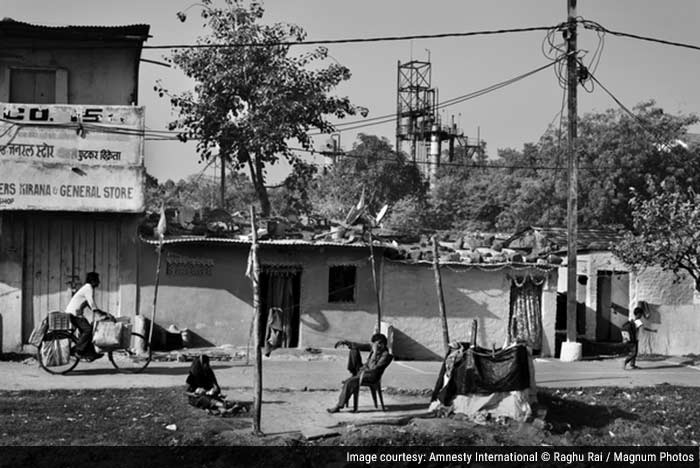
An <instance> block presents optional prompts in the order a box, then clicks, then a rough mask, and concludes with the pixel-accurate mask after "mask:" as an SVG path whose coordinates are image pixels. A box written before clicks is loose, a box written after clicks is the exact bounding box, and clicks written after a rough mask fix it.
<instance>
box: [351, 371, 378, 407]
mask: <svg viewBox="0 0 700 468" xmlns="http://www.w3.org/2000/svg"><path fill="white" fill-rule="evenodd" d="M360 382H361V383H360V385H359V386H358V387H357V390H356V391H355V393H353V394H352V411H353V412H357V404H358V400H359V399H360V398H359V395H360V387H368V388H369V391H370V392H371V393H372V401H374V408H375V409H378V408H379V407H378V406H377V396H379V402H380V403H381V404H382V411H386V408H385V407H384V397H383V396H382V381H381V379H379V381H377V382H372V383H369V382H362V374H360Z"/></svg>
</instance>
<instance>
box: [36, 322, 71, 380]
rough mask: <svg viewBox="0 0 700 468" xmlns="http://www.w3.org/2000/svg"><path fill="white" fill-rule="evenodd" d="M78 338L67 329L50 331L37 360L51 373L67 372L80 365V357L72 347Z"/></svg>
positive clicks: (46, 335)
mask: <svg viewBox="0 0 700 468" xmlns="http://www.w3.org/2000/svg"><path fill="white" fill-rule="evenodd" d="M77 342H78V339H77V338H76V337H75V335H74V334H73V333H72V332H70V331H67V330H55V331H50V332H48V333H46V334H45V335H44V338H43V339H42V340H41V343H40V344H39V350H38V351H37V356H36V358H37V360H38V361H39V364H40V365H41V367H42V368H43V369H44V370H45V371H46V372H48V373H50V374H66V373H68V372H70V371H72V370H73V368H74V367H75V366H77V365H78V362H79V361H80V358H79V357H78V356H76V355H75V353H74V352H73V351H72V349H73V348H74V347H75V345H76V343H77Z"/></svg>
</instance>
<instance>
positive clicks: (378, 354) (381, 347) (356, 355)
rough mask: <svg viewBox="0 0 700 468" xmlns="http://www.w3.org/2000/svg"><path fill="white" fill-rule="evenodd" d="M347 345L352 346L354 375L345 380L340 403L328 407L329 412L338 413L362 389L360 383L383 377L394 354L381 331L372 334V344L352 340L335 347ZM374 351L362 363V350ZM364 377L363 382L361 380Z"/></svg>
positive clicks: (352, 370) (349, 358) (349, 361)
mask: <svg viewBox="0 0 700 468" xmlns="http://www.w3.org/2000/svg"><path fill="white" fill-rule="evenodd" d="M338 346H347V347H349V348H350V354H349V356H348V370H349V371H350V373H351V374H352V377H350V378H348V379H346V380H344V381H343V388H342V389H341V391H340V396H339V397H338V404H337V405H335V406H334V407H332V408H328V409H327V411H328V412H329V413H337V412H338V411H340V408H342V407H344V406H345V405H346V404H347V402H348V400H350V397H351V396H352V395H353V394H354V393H355V392H357V391H359V390H360V383H376V382H378V381H379V379H381V377H382V374H383V373H384V369H386V367H387V366H388V365H389V364H390V363H391V360H392V359H393V356H392V355H391V354H389V350H388V349H387V340H386V336H384V335H382V334H381V333H376V334H374V335H372V339H371V344H369V345H368V344H362V343H353V342H351V341H344V340H343V341H338V342H337V343H336V344H335V347H336V348H337V347H338ZM369 350H371V351H372V352H371V353H370V355H369V358H368V359H367V362H366V363H365V364H362V357H361V356H360V351H369ZM360 378H362V382H360Z"/></svg>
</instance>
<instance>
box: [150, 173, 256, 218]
mask: <svg viewBox="0 0 700 468" xmlns="http://www.w3.org/2000/svg"><path fill="white" fill-rule="evenodd" d="M151 179H153V178H151ZM153 180H154V181H155V183H156V184H157V185H156V186H155V187H154V186H152V184H151V185H147V194H148V197H147V200H148V202H147V210H148V211H151V212H157V211H158V210H159V209H160V206H161V203H164V204H165V206H166V208H175V209H177V208H182V207H189V208H196V209H200V208H212V207H214V206H215V204H216V200H218V199H219V196H220V195H219V190H220V188H219V187H220V186H219V181H218V180H214V179H212V178H210V177H204V176H202V175H190V176H188V177H186V178H185V179H180V180H179V181H178V182H174V181H172V180H167V181H165V183H163V184H158V183H157V181H156V180H155V179H153ZM255 200H256V196H255V189H254V188H253V185H252V184H251V183H250V181H249V180H248V179H247V178H246V177H245V176H244V175H243V174H240V173H233V174H229V175H227V177H226V194H225V201H226V206H227V207H229V208H230V209H231V211H245V212H247V211H248V207H249V206H250V205H251V204H253V203H254V202H255Z"/></svg>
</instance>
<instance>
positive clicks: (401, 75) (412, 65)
mask: <svg viewBox="0 0 700 468" xmlns="http://www.w3.org/2000/svg"><path fill="white" fill-rule="evenodd" d="M431 74H432V70H431V63H430V61H422V60H411V61H410V62H406V63H401V61H399V62H398V77H397V100H396V102H397V104H396V150H397V151H399V152H400V151H402V149H403V148H402V143H403V142H405V141H407V142H409V149H408V151H407V152H408V155H409V157H410V159H411V161H413V163H414V164H416V165H417V166H418V169H419V170H420V171H421V173H422V174H423V176H424V177H426V178H427V179H428V181H429V183H430V184H431V185H432V183H433V181H434V179H435V175H436V173H437V169H438V167H440V162H441V153H442V142H443V141H447V142H448V144H449V149H448V152H447V154H446V155H445V156H446V158H447V161H448V162H450V163H453V162H458V161H456V158H455V147H457V148H458V149H459V148H461V149H462V150H461V151H459V153H460V154H463V155H464V157H465V158H466V159H469V158H471V157H472V156H473V155H474V154H475V153H483V150H484V145H483V142H482V141H481V140H480V139H477V140H476V141H471V140H470V139H469V138H467V137H466V136H464V132H463V131H462V130H461V129H459V128H457V125H456V124H455V122H454V116H453V117H452V122H451V123H450V124H449V125H445V124H443V123H442V121H441V119H440V116H439V114H438V109H439V108H440V107H441V106H440V103H439V102H438V98H437V97H438V92H437V90H436V89H435V88H433V87H432V86H431Z"/></svg>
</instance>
